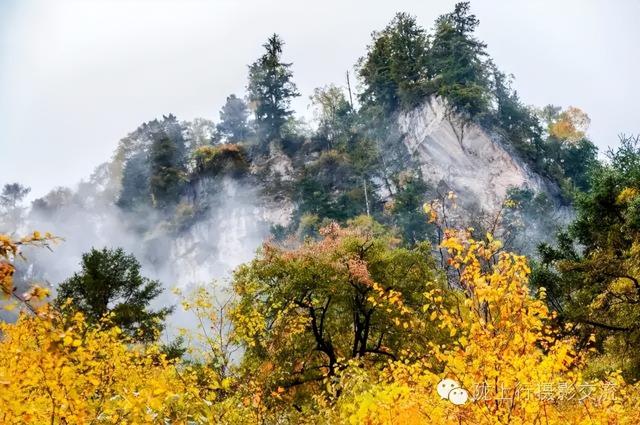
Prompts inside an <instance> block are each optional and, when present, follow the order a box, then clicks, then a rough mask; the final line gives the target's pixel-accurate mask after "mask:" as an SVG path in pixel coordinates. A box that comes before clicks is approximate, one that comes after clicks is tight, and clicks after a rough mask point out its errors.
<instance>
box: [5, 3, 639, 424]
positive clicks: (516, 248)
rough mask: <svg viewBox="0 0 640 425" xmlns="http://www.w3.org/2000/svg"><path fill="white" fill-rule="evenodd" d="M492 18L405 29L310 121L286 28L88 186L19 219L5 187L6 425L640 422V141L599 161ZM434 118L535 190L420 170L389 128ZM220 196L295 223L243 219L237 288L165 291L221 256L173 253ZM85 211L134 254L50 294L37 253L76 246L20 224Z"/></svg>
mask: <svg viewBox="0 0 640 425" xmlns="http://www.w3.org/2000/svg"><path fill="white" fill-rule="evenodd" d="M478 25H479V20H478V19H477V18H476V16H475V15H474V14H473V13H472V11H471V6H470V4H469V3H468V2H462V3H458V4H457V5H456V6H455V8H454V10H453V11H451V12H450V13H447V14H445V15H442V16H440V17H438V18H437V19H436V20H435V23H434V25H433V29H432V30H431V31H427V30H425V29H424V28H422V27H421V26H420V25H419V24H418V21H417V19H416V17H414V16H412V15H410V14H407V13H398V14H396V15H395V16H394V17H393V18H392V19H391V21H390V22H389V23H388V25H387V26H386V27H385V28H382V29H380V30H378V31H375V32H374V33H373V34H372V38H371V41H370V44H369V45H368V46H367V48H366V51H365V52H364V54H363V56H362V57H361V59H360V60H359V61H358V63H357V64H356V67H355V69H356V70H357V75H353V76H350V75H349V73H347V75H346V81H345V86H344V87H341V86H337V85H328V86H324V87H320V88H318V89H316V90H315V91H314V93H313V95H312V96H311V99H310V101H311V104H312V106H313V108H314V112H315V122H316V124H317V125H316V126H315V127H314V128H313V129H310V127H309V126H308V125H306V123H304V122H302V120H301V119H300V118H298V117H297V116H296V115H295V113H294V111H293V110H292V108H291V101H292V100H293V99H294V98H296V97H299V96H300V93H299V91H298V88H297V87H296V84H295V76H294V74H293V66H292V64H291V63H289V62H287V61H286V44H285V42H284V41H283V39H282V38H281V37H280V36H279V35H278V34H273V35H272V36H271V37H269V38H268V40H266V42H265V44H264V45H263V50H262V55H261V56H260V57H258V58H257V59H256V60H255V62H253V63H251V64H249V66H248V81H247V85H246V93H236V94H230V95H229V96H228V97H227V98H226V102H225V104H224V106H223V107H222V109H221V110H220V113H219V117H216V119H215V120H210V119H205V118H201V119H196V120H193V121H190V122H186V121H179V120H178V118H177V117H176V116H174V115H172V114H168V115H166V116H163V117H162V119H155V120H152V121H149V122H147V123H144V124H142V125H141V126H140V127H139V128H137V129H136V130H135V131H133V132H131V133H130V134H128V135H127V136H126V137H124V138H123V139H122V140H121V141H120V143H119V145H118V148H117V150H116V152H115V153H114V155H113V158H111V160H110V161H108V162H106V163H105V164H104V165H102V166H100V167H99V168H98V169H97V170H96V172H95V173H94V175H93V176H92V178H91V179H90V180H89V181H87V182H83V183H81V184H80V186H79V187H78V188H77V190H71V189H66V188H57V189H54V190H52V191H51V192H50V193H49V194H47V195H46V196H44V197H42V198H39V199H36V200H34V201H33V202H32V203H31V205H30V207H26V206H25V199H26V197H27V196H28V194H29V188H27V187H25V186H23V185H21V184H20V183H7V184H5V185H4V186H3V188H2V191H1V193H0V288H1V289H2V294H3V295H4V298H3V300H2V306H3V309H4V311H3V312H2V314H1V315H0V318H2V319H3V321H2V323H0V387H1V388H2V391H0V422H2V423H7V424H19V423H36V424H41V423H51V424H84V423H92V424H102V423H109V424H112V423H113V424H116V423H118V424H120V423H122V424H143V423H145V424H146V423H150V424H168V423H171V424H208V423H221V424H245V423H246V424H254V423H256V424H288V423H292V424H302V423H304V424H306V423H308V424H318V423H328V424H334V423H350V424H405V423H406V424H422V423H424V424H428V423H436V424H440V423H442V424H445V423H460V424H462V423H465V424H493V423H496V424H497V423H501V424H507V423H515V424H549V423H551V424H554V423H581V424H582V423H584V424H588V423H589V424H591V423H594V424H600V423H609V424H618V423H620V424H627V423H628V424H631V423H637V422H638V421H639V420H640V400H639V399H638V397H637V391H638V390H640V388H639V387H638V385H640V384H637V382H638V380H640V353H638V352H636V349H635V348H636V347H638V344H639V343H640V247H639V246H638V242H637V241H638V240H639V239H638V238H639V236H640V138H638V137H633V136H624V135H622V136H621V137H620V140H619V142H618V143H617V147H616V148H614V149H611V150H610V151H609V152H606V153H605V155H604V156H603V159H599V158H598V152H597V148H596V147H595V145H594V144H593V143H592V141H590V140H589V138H588V135H587V129H588V126H589V121H590V119H589V117H588V115H587V114H586V113H585V112H584V111H582V110H580V109H578V108H576V107H566V108H561V107H557V106H553V105H547V106H544V107H534V106H529V105H526V104H525V103H524V102H523V101H522V100H521V99H520V98H519V96H518V93H517V92H516V91H515V90H514V89H513V87H512V77H511V76H509V75H508V74H506V73H505V72H503V71H501V70H500V69H499V68H498V66H497V65H496V64H495V63H494V62H493V60H492V59H491V57H489V55H488V53H487V46H486V44H485V43H483V42H482V41H481V40H479V39H478V38H477V37H476V35H475V30H476V29H477V27H478ZM352 80H353V81H352ZM356 82H357V85H356ZM425 105H426V106H425ZM424 108H427V109H424ZM428 108H431V109H430V110H431V111H434V112H433V114H436V115H437V114H438V113H442V114H443V115H442V116H443V118H442V119H443V121H442V122H445V123H447V126H448V127H447V131H449V132H451V134H454V135H455V138H454V139H453V142H454V143H456V144H458V147H459V148H460V149H461V151H463V152H465V154H469V155H472V156H473V155H482V153H477V152H476V151H474V150H473V146H474V145H473V143H475V142H474V140H480V139H482V140H486V141H487V142H486V143H487V145H488V146H489V145H490V146H491V147H492V149H493V148H494V147H495V146H497V148H495V149H499V152H501V154H500V155H502V156H501V158H504V157H505V156H506V157H507V159H505V160H504V161H507V162H509V164H515V165H513V167H514V168H513V169H515V170H520V171H519V172H521V173H522V175H524V176H525V177H526V179H525V180H527V179H528V180H527V181H524V183H525V184H522V185H519V186H518V185H513V186H505V185H502V186H500V185H496V187H494V188H492V189H491V190H489V189H488V188H487V189H486V191H485V190H482V189H481V190H480V191H478V190H476V191H474V189H473V188H472V187H469V188H468V189H464V190H454V189H455V188H456V187H454V185H452V182H447V181H446V179H441V180H440V181H434V179H432V178H429V177H428V175H430V174H428V171H429V167H433V164H425V163H424V157H420V156H419V155H418V154H416V152H415V151H412V150H411V149H410V146H411V143H408V142H407V138H408V137H409V136H408V135H407V134H406V132H405V131H403V128H402V126H401V125H399V124H398V123H399V122H400V121H403V120H404V122H409V123H410V125H411V126H414V125H417V124H416V123H419V122H418V121H415V120H414V121H411V120H412V119H414V118H412V117H415V116H416V114H418V115H419V114H421V113H422V112H421V111H423V110H429V109H428ZM439 108H440V109H439ZM416 111H417V112H416ZM430 113H431V112H430ZM615 142H616V141H611V143H615ZM483 143H485V142H483ZM478 161H480V160H478ZM496 164H497V165H496V166H500V163H496ZM447 166H449V165H447ZM474 172H477V173H483V174H491V173H493V172H494V170H490V169H482V168H479V169H478V170H475V171H474ZM489 191H491V193H494V192H495V193H497V195H496V196H501V197H502V198H501V199H500V200H499V202H495V201H494V198H495V197H490V198H486V197H485V195H486V194H485V192H489ZM229 194H231V195H229ZM229 196H232V197H231V198H229ZM230 199H231V200H230ZM487 199H489V200H490V202H489V201H487ZM225 202H228V203H231V202H233V203H234V204H237V205H240V207H239V209H236V210H233V211H236V212H234V213H233V214H236V213H237V211H253V210H255V209H259V208H264V209H266V210H268V209H272V210H277V211H278V214H280V215H285V216H286V219H285V220H280V219H277V220H276V219H267V218H265V219H264V220H263V221H260V222H258V221H259V220H257V219H256V220H254V219H253V218H250V219H249V221H252V222H253V221H255V222H256V223H252V224H251V225H252V226H256V229H255V233H256V235H257V236H256V238H258V239H259V241H260V247H259V249H258V250H257V251H256V252H255V253H254V255H253V258H252V259H250V260H249V261H246V262H244V261H243V264H241V265H240V266H238V267H236V268H235V270H234V271H233V273H232V275H231V276H230V278H229V279H228V284H221V283H220V282H211V283H203V282H193V281H189V284H184V285H180V286H177V287H175V288H173V289H172V290H169V287H170V286H169V285H170V284H171V283H172V282H162V281H161V277H162V275H161V274H155V275H151V274H150V269H149V268H147V267H148V266H149V265H152V266H156V267H161V266H162V267H170V266H167V264H169V265H171V264H172V263H175V264H178V262H179V261H180V263H179V266H177V267H174V268H173V270H174V271H175V270H177V273H179V274H188V273H189V270H186V269H185V268H188V267H189V266H188V264H198V263H206V262H207V258H208V257H206V256H203V255H204V253H206V252H208V251H211V250H215V249H218V250H224V247H223V248H220V246H223V245H222V244H223V242H224V240H225V239H224V238H225V237H226V236H225V231H226V232H233V229H231V228H226V229H225V225H221V226H217V227H214V228H213V231H212V233H207V234H206V235H212V234H214V233H215V235H214V236H212V237H215V240H209V241H207V240H206V239H207V237H202V238H200V239H198V240H197V244H195V245H194V246H196V245H197V248H193V249H192V250H191V249H190V248H189V249H183V251H187V253H189V252H191V251H193V252H196V254H197V255H196V254H194V256H193V259H192V263H185V262H182V260H179V259H178V258H174V257H172V255H173V253H174V252H175V249H174V248H175V247H174V248H171V246H172V245H171V243H172V241H176V240H189V238H190V237H192V235H194V234H196V235H197V234H199V233H198V232H201V229H202V226H203V225H204V224H206V223H209V222H212V221H216V220H218V219H220V220H221V219H223V218H225V219H226V218H227V217H224V215H229V213H228V212H225V211H226V210H224V209H222V207H221V205H222V204H224V203H225ZM491 202H493V204H492V205H489V203H491ZM83 209H84V210H83ZM78 210H83V211H88V212H91V213H95V212H96V211H102V212H104V211H109V214H114V215H113V217H116V218H117V219H116V220H115V221H120V222H121V223H119V225H121V226H124V227H123V228H124V230H125V233H127V234H128V235H133V239H134V240H135V242H134V243H132V244H131V245H128V246H118V245H117V244H116V243H117V240H116V239H115V237H116V235H115V233H114V234H113V237H114V241H112V242H111V244H110V245H109V246H100V245H99V244H100V242H99V241H93V240H89V241H85V242H86V244H88V245H89V246H92V247H93V248H91V249H89V250H86V251H85V252H84V253H83V254H82V256H81V259H80V264H74V266H73V267H75V268H74V272H72V273H68V274H67V275H66V276H65V278H64V279H59V280H56V281H54V282H49V280H48V279H49V278H50V277H51V275H50V274H49V275H48V274H47V270H46V264H45V263H42V264H39V263H38V258H40V257H39V256H38V254H37V253H36V252H37V251H44V250H46V249H47V248H49V249H51V250H53V253H50V254H49V257H51V258H56V256H57V255H59V253H58V252H56V251H58V250H59V249H62V247H64V245H65V244H67V243H70V242H71V241H67V240H66V239H69V235H66V234H58V233H57V232H52V233H48V231H51V230H52V229H47V228H44V229H38V231H34V229H33V228H31V229H29V231H28V233H26V231H25V229H24V228H25V226H31V225H33V224H34V223H36V224H37V223H43V221H38V220H42V219H43V217H46V219H47V221H44V222H45V223H55V222H56V220H57V221H64V220H68V221H74V220H78V222H81V219H80V218H79V217H82V216H81V215H76V213H75V211H78ZM71 211H74V214H73V215H71V213H70V212H71ZM285 213H286V214H285ZM266 215H268V214H266V213H265V216H266ZM250 217H253V216H250ZM243 223H244V222H243ZM76 224H77V223H76ZM79 227H80V229H78V230H79V232H78V233H79V234H81V235H83V236H82V237H83V238H89V239H90V238H91V235H92V233H91V232H90V231H89V230H88V228H86V227H83V226H82V225H79ZM67 228H69V229H71V227H67ZM108 229H111V228H110V227H109V228H108ZM252 229H253V227H252ZM20 232H25V233H24V234H26V236H18V234H19V233H20ZM190 235H191V236H190ZM218 245H220V246H218ZM133 246H136V247H137V248H136V250H135V252H133V251H134V250H133V248H131V249H130V247H133ZM139 247H142V248H139ZM33 248H35V250H34V249H33ZM172 249H174V250H172ZM26 252H29V255H28V256H25V257H26V258H25V257H23V254H24V253H26ZM223 254H224V253H223ZM187 255H191V254H185V256H187ZM189 258H191V257H189ZM54 262H59V263H64V261H63V260H62V259H60V260H54ZM185 264H187V265H186V266H185ZM212 267H217V264H214V265H213V266H212ZM163 270H164V269H163ZM198 276H200V275H198ZM210 278H212V279H213V276H211V277H210ZM34 282H44V283H34ZM170 295H171V297H169V296H170ZM167 299H171V300H174V301H175V300H177V301H176V302H175V303H167V302H165V301H166V300H167ZM178 312H180V313H179V314H178ZM187 316H189V317H190V321H189V325H187V324H186V322H182V320H183V318H184V317H187ZM185 320H186V319H185Z"/></svg>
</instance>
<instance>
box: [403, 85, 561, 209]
mask: <svg viewBox="0 0 640 425" xmlns="http://www.w3.org/2000/svg"><path fill="white" fill-rule="evenodd" d="M398 126H399V128H400V130H401V132H402V133H403V134H404V137H403V141H404V144H405V146H406V148H407V149H408V150H409V152H410V153H411V155H412V156H413V157H414V159H415V160H416V162H417V163H418V164H419V166H420V168H421V171H422V175H423V178H424V179H425V180H426V181H427V182H428V183H430V184H431V185H432V186H435V187H437V186H441V185H442V184H444V185H446V187H448V188H449V189H450V190H453V191H454V192H456V193H457V194H458V196H459V198H460V199H463V200H464V201H466V202H467V203H475V204H476V205H478V206H480V208H482V209H483V210H485V211H494V210H495V209H496V208H498V207H499V206H500V205H501V203H502V202H503V201H504V199H505V196H506V193H507V189H508V188H509V187H526V188H529V189H532V190H534V191H536V192H541V191H544V192H547V193H548V194H549V195H551V198H552V199H553V198H555V195H556V193H557V188H555V187H554V185H553V184H552V183H551V182H549V181H546V180H545V179H544V178H542V177H541V176H540V175H538V174H536V173H535V172H533V171H532V170H531V169H530V168H529V167H528V166H527V164H525V163H524V162H523V161H521V160H520V159H519V158H518V157H517V156H516V155H515V154H514V153H513V152H511V150H510V149H509V147H508V146H507V145H506V144H505V143H504V142H502V141H501V139H500V137H498V136H496V135H492V134H490V133H489V132H487V131H486V130H485V129H483V128H482V127H480V126H479V125H477V124H475V123H473V122H466V123H465V122H463V121H462V120H461V119H460V118H459V117H457V116H455V115H454V114H451V113H450V112H449V110H448V108H447V105H446V103H445V101H444V100H443V99H442V98H435V97H434V98H431V99H430V100H429V101H427V102H425V103H424V104H423V105H422V106H420V107H418V108H416V109H414V110H412V111H409V112H405V113H402V114H400V115H399V117H398Z"/></svg>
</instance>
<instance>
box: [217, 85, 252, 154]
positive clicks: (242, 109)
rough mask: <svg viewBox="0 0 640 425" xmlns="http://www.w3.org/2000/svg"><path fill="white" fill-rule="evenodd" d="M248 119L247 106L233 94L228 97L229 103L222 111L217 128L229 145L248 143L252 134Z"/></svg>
mask: <svg viewBox="0 0 640 425" xmlns="http://www.w3.org/2000/svg"><path fill="white" fill-rule="evenodd" d="M248 117H249V109H248V108H247V104H246V103H245V102H244V100H242V99H241V98H239V97H236V95H235V94H232V95H230V96H228V97H227V102H226V103H225V104H224V106H223V107H222V109H221V110H220V123H219V124H218V125H217V126H216V128H217V129H218V131H219V132H220V133H221V134H222V135H223V136H224V137H226V139H227V142H229V143H237V142H243V141H246V140H247V138H248V137H249V136H250V134H251V129H250V128H249V126H248V125H247V118H248Z"/></svg>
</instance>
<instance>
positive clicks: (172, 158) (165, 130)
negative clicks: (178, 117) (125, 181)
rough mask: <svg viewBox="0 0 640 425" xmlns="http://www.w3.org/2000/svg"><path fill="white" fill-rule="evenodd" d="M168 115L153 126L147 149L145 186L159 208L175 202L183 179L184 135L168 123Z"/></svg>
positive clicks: (181, 187)
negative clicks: (147, 170) (148, 175)
mask: <svg viewBox="0 0 640 425" xmlns="http://www.w3.org/2000/svg"><path fill="white" fill-rule="evenodd" d="M171 117H172V116H169V117H168V118H167V117H165V122H163V123H162V124H163V125H162V127H161V128H160V129H158V130H154V132H153V142H152V143H151V147H150V149H149V162H150V171H151V174H150V179H149V188H150V191H151V196H152V202H153V205H155V206H156V207H159V208H162V207H166V206H168V205H171V204H173V203H176V202H177V201H178V198H179V196H180V194H181V192H182V189H183V186H184V182H185V163H184V162H185V158H184V157H185V145H184V139H183V138H182V135H181V133H180V132H179V131H178V130H177V129H176V128H175V126H174V125H171V124H172V122H171V121H170V119H171ZM168 119H169V121H168V122H167V120H168ZM174 120H175V117H174ZM167 124H168V125H167ZM176 124H177V123H176Z"/></svg>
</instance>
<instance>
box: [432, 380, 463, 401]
mask: <svg viewBox="0 0 640 425" xmlns="http://www.w3.org/2000/svg"><path fill="white" fill-rule="evenodd" d="M436 390H437V391H438V395H439V396H440V397H441V398H443V399H447V400H449V401H450V402H451V403H453V404H455V405H456V406H459V405H461V404H465V403H466V402H467V400H469V393H468V392H467V390H465V389H464V388H462V387H460V384H458V383H457V382H456V381H454V380H453V379H449V378H445V379H443V380H442V381H440V382H439V383H438V386H437V387H436Z"/></svg>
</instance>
